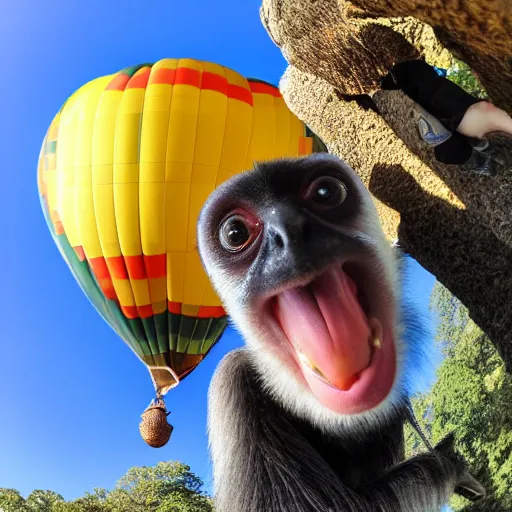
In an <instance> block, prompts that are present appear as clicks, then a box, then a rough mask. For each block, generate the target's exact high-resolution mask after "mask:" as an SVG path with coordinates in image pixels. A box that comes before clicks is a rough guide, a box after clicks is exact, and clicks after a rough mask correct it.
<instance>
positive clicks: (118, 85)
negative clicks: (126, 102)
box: [105, 73, 130, 91]
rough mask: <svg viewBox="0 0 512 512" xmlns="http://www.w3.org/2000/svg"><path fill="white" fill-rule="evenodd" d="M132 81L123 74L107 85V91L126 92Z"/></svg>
mask: <svg viewBox="0 0 512 512" xmlns="http://www.w3.org/2000/svg"><path fill="white" fill-rule="evenodd" d="M129 81H130V77H129V76H128V75H125V74H123V73H120V74H119V75H116V76H115V77H114V78H113V79H112V81H111V82H110V83H109V84H108V85H107V87H106V88H105V90H107V91H124V90H125V89H126V85H127V84H128V82H129Z"/></svg>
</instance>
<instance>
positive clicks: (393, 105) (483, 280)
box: [261, 0, 512, 372]
mask: <svg viewBox="0 0 512 512" xmlns="http://www.w3.org/2000/svg"><path fill="white" fill-rule="evenodd" d="M261 18H262V22H263V24H264V26H265V27H266V29H267V31H268V33H269V35H270V36H271V38H272V39H273V41H274V42H275V43H276V45H277V46H278V47H279V48H280V49H281V51H282V53H283V55H284V56H285V58H286V59H287V61H288V64H289V66H288V69H287V70H286V72H285V74H284V76H283V78H282V80H281V83H280V90H281V92H282V94H283V97H284V99H285V101H286V103H287V105H288V107H289V108H290V109H291V110H292V111H293V112H294V113H295V114H296V115H297V116H298V117H299V118H300V119H301V120H302V121H304V122H305V123H306V124H307V125H308V126H309V127H310V128H311V129H312V130H313V131H314V132H315V133H316V134H317V135H318V136H319V137H320V138H321V139H322V140H323V141H324V142H325V143H326V145H327V146H328V148H329V150H330V151H331V152H332V153H334V154H336V155H338V156H340V157H341V158H343V159H344V160H345V161H346V162H347V163H348V164H349V165H351V166H352V167H353V168H354V169H355V170H356V172H357V173H358V174H359V175H360V177H361V179H362V180H363V182H364V183H365V185H366V186H367V187H368V188H369V190H370V191H371V192H372V193H373V195H374V197H375V199H376V206H377V209H378V210H379V214H380V217H381V220H382V223H383V227H384V230H385V232H386V234H387V236H388V238H389V239H390V240H395V239H398V241H399V244H400V246H401V247H402V248H403V249H404V250H405V251H406V252H407V253H408V254H410V255H411V256H412V257H413V258H415V259H416V260H417V261H418V262H419V263H420V264H421V265H422V266H423V267H424V268H426V269H427V270H428V271H430V272H431V273H432V274H434V275H435V276H436V278H437V279H438V281H440V282H442V283H443V284H444V285H445V286H446V287H447V288H448V289H449V290H450V292H451V293H452V294H454V295H455V296H456V297H457V298H458V299H459V300H461V301H462V302H463V304H465V306H466V307H467V308H468V310H469V313H470V317H471V318H472V319H473V320H474V321H475V322H476V323H477V324H478V325H479V327H480V328H481V329H482V330H483V331H484V332H485V334H486V335H487V337H488V338H489V339H490V340H492V342H493V344H494V345H495V346H496V348H497V349H498V352H499V353H500V355H501V357H502V358H503V359H504V361H505V363H506V367H507V370H508V371H509V372H512V301H510V300H508V298H509V297H512V273H511V272H510V261H512V222H511V218H512V215H511V203H510V190H511V189H512V173H511V172H510V169H512V141H511V140H510V138H505V137H499V136H496V137H494V136H493V137H492V142H493V144H495V146H496V148H497V150H499V151H502V155H501V156H502V160H503V166H502V168H501V170H500V172H499V173H498V174H497V175H496V176H493V177H492V178H489V177H487V178H486V177H481V176H477V175H475V174H472V173H470V172H469V171H467V170H465V169H464V168H461V167H459V166H454V165H444V164H441V163H440V162H438V161H437V160H436V159H435V156H434V152H433V150H432V148H429V147H428V146H427V145H426V144H425V143H424V142H423V141H422V139H421V137H420V136H419V134H418V128H417V122H418V119H419V117H420V115H421V111H420V109H419V108H418V105H417V104H416V103H414V102H413V101H412V100H411V99H410V98H409V97H407V96H405V95H404V94H403V93H402V92H401V91H384V90H380V88H379V84H380V82H381V79H382V78H383V77H384V76H385V75H386V74H387V73H388V72H389V70H390V69H391V67H392V66H393V65H394V64H395V63H396V62H399V61H403V60H406V59H410V58H419V57H424V58H425V59H426V60H427V62H429V63H430V64H432V65H436V66H439V67H444V68H451V69H453V70H454V71H455V72H456V73H458V75H459V76H458V77H457V80H458V83H459V85H461V86H462V87H466V88H468V90H470V92H474V91H475V90H479V91H480V93H481V92H483V91H482V90H481V86H480V85H478V84H477V83H476V80H475V79H474V77H473V75H472V73H470V71H469V68H468V67H467V66H465V67H464V68H463V69H462V70H458V71H457V69H456V68H455V66H459V64H460V62H464V63H465V64H467V65H469V67H470V68H471V70H472V71H475V72H476V73H477V74H478V77H479V79H480V83H481V84H482V85H483V86H484V87H485V91H486V93H487V95H488V96H489V98H490V99H491V100H492V101H493V102H494V103H496V104H497V105H499V106H501V107H502V108H504V109H505V110H508V111H509V112H510V111H512V96H511V95H510V90H511V87H512V65H511V57H512V42H511V41H512V39H511V38H510V37H509V35H510V30H511V27H512V10H511V9H509V8H507V5H506V2H503V1H493V2H489V1H488V0H473V1H471V2H469V1H468V2H462V3H461V2H459V1H457V0H446V1H443V2H441V1H438V2H434V3H432V2H431V1H430V0H417V1H414V2H412V1H410V0H394V1H389V0H371V1H370V0H350V1H349V0H262V9H261ZM455 58H457V59H459V63H457V61H456V60H455Z"/></svg>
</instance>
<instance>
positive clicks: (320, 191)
mask: <svg viewBox="0 0 512 512" xmlns="http://www.w3.org/2000/svg"><path fill="white" fill-rule="evenodd" d="M346 197H347V187H346V186H345V184H344V183H343V182H342V181H340V180H339V179H338V178H335V177H334V176H321V177H320V178H317V179H316V180H314V181H313V182H312V183H311V184H310V185H309V187H308V189H307V190H306V193H305V194H304V199H306V200H307V201H313V202H315V203H316V204H317V205H318V206H324V207H334V206H338V205H340V204H341V203H343V201H345V198H346Z"/></svg>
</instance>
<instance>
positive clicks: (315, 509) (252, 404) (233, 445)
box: [208, 349, 367, 512]
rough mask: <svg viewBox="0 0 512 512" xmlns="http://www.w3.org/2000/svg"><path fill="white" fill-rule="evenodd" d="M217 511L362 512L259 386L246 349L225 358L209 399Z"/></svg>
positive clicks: (362, 509) (353, 494) (359, 505)
mask: <svg viewBox="0 0 512 512" xmlns="http://www.w3.org/2000/svg"><path fill="white" fill-rule="evenodd" d="M208 429H209V438H210V451H211V455H212V459H213V467H214V475H213V476H214V488H215V489H214V490H215V510H216V511H218V512H285V511H290V512H292V511H293V512H323V511H325V512H327V511H332V512H339V511H340V512H341V511H352V512H355V511H366V510H367V508H364V507H363V503H362V501H361V499H360V498H359V497H358V496H357V495H356V494H355V493H353V492H352V491H350V490H349V489H348V488H347V487H345V486H344V485H343V484H342V482H341V481H340V479H339V478H338V476H337V475H336V474H335V473H334V472H333V471H332V469H331V468H330V467H329V465H328V464H327V463H326V462H325V461H324V460H323V459H322V458H321V457H320V456H319V454H318V452H316V450H314V448H313V447H312V446H311V445H310V443H308V442H307V440H306V439H304V437H303V436H301V434H300V433H299V432H298V431H297V430H296V428H295V427H294V426H293V424H292V423H291V422H290V421H289V420H288V418H287V415H286V414H285V413H283V410H282V409H280V408H279V407H278V406H277V405H276V404H275V403H274V402H273V401H272V400H270V399H269V398H268V396H267V395H266V393H265V392H264V391H263V389H262V387H261V384H260V383H259V382H258V377H257V374H256V371H255V370H254V368H253V367H252V364H251V361H250V355H249V351H248V350H244V349H241V350H236V351H234V352H231V353H230V354H228V355H227V356H226V357H225V358H224V359H223V361H222V362H221V364H220V365H219V368H218V369H217V371H216V373H215V375H214V377H213V380H212V384H211V386H210V391H209V398H208Z"/></svg>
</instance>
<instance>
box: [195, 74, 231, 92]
mask: <svg viewBox="0 0 512 512" xmlns="http://www.w3.org/2000/svg"><path fill="white" fill-rule="evenodd" d="M201 89H204V90H207V91H217V92H220V93H221V94H225V95H227V93H228V81H227V80H226V78H225V77H223V76H220V75H216V74H215V73H210V72H209V71H205V72H204V73H203V76H202V81H201Z"/></svg>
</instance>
